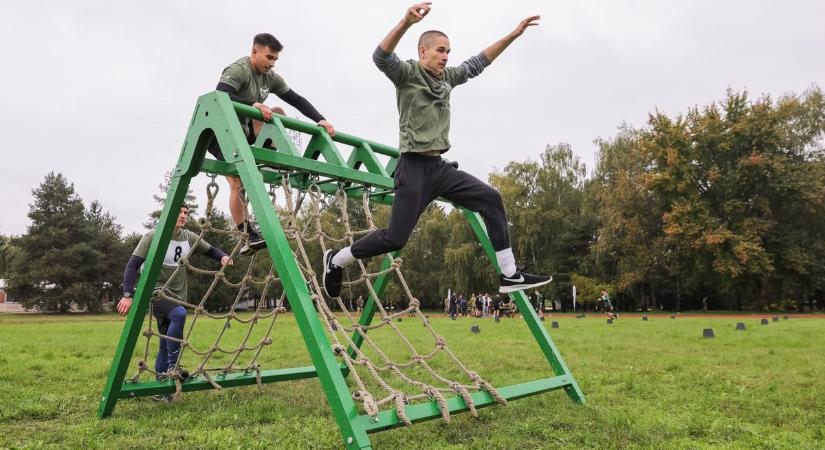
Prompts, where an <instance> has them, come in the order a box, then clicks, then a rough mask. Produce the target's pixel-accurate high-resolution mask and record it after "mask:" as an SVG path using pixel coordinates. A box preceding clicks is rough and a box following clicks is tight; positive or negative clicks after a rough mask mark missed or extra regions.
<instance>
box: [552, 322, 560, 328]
mask: <svg viewBox="0 0 825 450" xmlns="http://www.w3.org/2000/svg"><path fill="white" fill-rule="evenodd" d="M558 327H559V323H558V322H556V321H555V320H554V321H553V322H551V323H550V328H558Z"/></svg>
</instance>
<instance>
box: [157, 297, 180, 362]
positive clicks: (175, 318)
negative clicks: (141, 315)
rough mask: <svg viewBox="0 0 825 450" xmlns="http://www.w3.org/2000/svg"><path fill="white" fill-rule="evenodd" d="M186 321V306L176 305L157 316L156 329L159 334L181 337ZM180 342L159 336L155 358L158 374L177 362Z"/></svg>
mask: <svg viewBox="0 0 825 450" xmlns="http://www.w3.org/2000/svg"><path fill="white" fill-rule="evenodd" d="M185 323H186V308H184V307H183V306H176V307H174V308H172V310H171V311H169V312H168V313H166V316H165V317H164V318H163V319H159V318H158V331H160V333H161V334H163V335H166V336H169V337H173V338H177V339H183V326H184V324H185ZM179 353H180V343H178V342H175V341H170V340H168V339H164V338H160V348H159V349H158V356H157V358H155V372H157V373H158V374H161V373H166V372H169V369H170V368H172V367H174V366H175V363H177V362H178V354H179Z"/></svg>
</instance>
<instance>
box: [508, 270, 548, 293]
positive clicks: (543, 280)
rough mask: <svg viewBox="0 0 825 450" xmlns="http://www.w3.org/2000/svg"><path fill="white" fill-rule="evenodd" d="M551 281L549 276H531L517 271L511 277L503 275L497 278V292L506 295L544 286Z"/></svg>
mask: <svg viewBox="0 0 825 450" xmlns="http://www.w3.org/2000/svg"><path fill="white" fill-rule="evenodd" d="M551 281H553V277H551V276H544V275H533V274H530V273H527V272H522V271H521V270H517V271H516V273H514V274H513V276H511V277H506V276H504V275H503V274H502V275H500V276H499V282H498V291H499V292H501V293H502V294H507V293H510V292H516V291H522V290H524V289H531V288H534V287H539V286H544V285H545V284H547V283H549V282H551Z"/></svg>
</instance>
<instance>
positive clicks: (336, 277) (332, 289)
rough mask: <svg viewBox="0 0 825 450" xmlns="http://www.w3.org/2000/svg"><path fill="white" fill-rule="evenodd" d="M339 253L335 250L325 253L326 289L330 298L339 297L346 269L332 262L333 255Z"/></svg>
mask: <svg viewBox="0 0 825 450" xmlns="http://www.w3.org/2000/svg"><path fill="white" fill-rule="evenodd" d="M336 253H338V252H336V251H335V250H327V251H326V253H324V291H325V292H326V293H327V296H328V297H329V298H337V297H338V296H340V295H341V278H343V275H344V269H342V268H340V267H338V266H336V265H335V264H333V263H332V257H333V256H335V254H336Z"/></svg>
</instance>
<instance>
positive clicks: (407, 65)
mask: <svg viewBox="0 0 825 450" xmlns="http://www.w3.org/2000/svg"><path fill="white" fill-rule="evenodd" d="M429 12H430V2H424V3H418V4H415V5H413V6H412V7H410V8H409V9H408V10H407V12H406V14H405V15H404V18H403V19H402V20H401V21H400V22H399V23H398V24H397V25H396V26H395V27H394V28H393V29H392V30H391V31H390V32H389V34H388V35H387V36H386V37H385V38H384V40H382V41H381V43H380V44H379V46H378V48H377V49H375V52H374V53H373V61H374V62H375V65H376V66H377V67H378V69H379V70H381V72H383V73H384V74H385V75H386V76H387V78H389V79H390V81H392V83H393V84H394V85H395V88H396V99H397V103H398V112H399V116H400V117H399V141H400V142H399V150H400V151H401V157H400V158H399V161H398V166H397V167H396V169H395V176H394V178H395V200H394V202H393V206H392V213H391V215H390V223H389V226H388V227H387V228H385V229H380V230H376V231H374V232H372V233H370V234H369V235H367V236H365V237H364V238H362V239H360V240H358V241H357V242H355V244H353V245H352V246H351V247H346V248H343V249H341V250H339V251H337V252H335V251H333V250H329V251H327V252H326V253H325V254H324V261H323V264H324V290H325V291H326V292H327V295H329V296H330V297H333V298H334V297H338V296H339V295H340V292H341V277H342V271H343V267H345V266H347V265H348V264H351V263H352V262H354V261H355V260H356V259H361V258H367V257H370V256H376V255H381V254H384V253H388V252H392V251H395V250H400V249H401V248H402V247H404V245H405V244H406V243H407V240H408V239H409V237H410V235H411V234H412V231H413V229H414V228H415V225H416V223H417V222H418V218H419V216H420V215H421V213H422V212H423V211H424V210H425V208H426V207H427V205H429V204H430V203H431V202H432V201H433V200H435V199H437V198H439V197H442V198H444V199H446V200H449V201H451V202H453V203H455V204H457V205H460V206H462V207H464V208H467V209H469V210H472V211H475V212H478V213H480V214H481V216H482V218H483V219H484V223H485V225H486V226H487V232H488V233H489V234H490V240H491V241H492V244H493V248H494V249H495V251H496V259H497V260H498V265H499V267H500V268H501V275H500V277H499V292H502V293H508V292H515V291H518V290H522V289H528V288H533V287H538V286H541V285H544V284H547V283H549V282H550V281H552V277H549V276H541V275H532V274H529V273H526V272H523V271H520V270H518V269H517V268H516V261H515V257H514V256H513V250H512V248H511V247H510V235H509V231H508V229H507V227H508V225H507V214H506V212H505V211H504V203H503V202H502V199H501V194H499V193H498V191H496V190H495V189H494V188H492V187H491V186H490V185H488V184H487V183H484V182H483V181H481V180H479V179H478V178H476V177H474V176H472V175H470V174H468V173H466V172H463V171H460V170H458V165H457V164H451V163H449V162H447V161H446V160H444V159H442V158H441V154H443V153H445V152H447V151H448V150H449V149H450V141H449V131H450V91H451V90H452V89H453V88H454V87H456V86H458V85H461V84H464V83H466V82H467V81H468V80H469V79H470V78H473V77H476V76H478V75H479V74H480V73H481V72H482V71H483V70H484V68H485V67H487V66H488V65H490V63H492V62H493V61H494V60H495V59H496V58H497V57H498V55H500V54H501V52H503V51H504V49H505V48H507V46H509V45H510V44H511V43H512V42H513V41H514V40H516V38H518V37H519V36H521V35H522V33H524V31H525V30H526V29H527V28H528V27H531V26H535V25H538V23H537V22H536V21H537V20H538V19H539V16H531V17H528V18H526V19H524V20H522V21H521V22H520V23H519V24H518V26H517V27H516V29H515V30H513V32H511V33H510V34H508V35H506V36H505V37H503V38H501V39H499V40H498V41H496V42H494V43H493V44H492V45H491V46H489V47H487V48H486V49H485V50H484V51H482V52H481V53H479V54H478V55H476V56H473V57H471V58H470V59H468V60H466V61H464V62H463V63H461V65H459V66H457V67H447V60H448V57H449V54H450V40H449V38H447V35H446V34H444V33H442V32H440V31H435V30H431V31H427V32H424V33H423V34H422V35H421V37H420V38H419V40H418V61H415V60H409V61H406V62H402V61H401V60H400V59H399V58H398V57H397V56H396V55H395V53H393V50H394V49H395V47H396V46H397V45H398V42H399V41H400V40H401V37H402V36H403V35H404V33H405V32H406V31H407V30H408V29H409V28H410V27H411V26H412V25H413V24H415V23H418V22H419V21H421V19H423V18H424V17H425V16H426V15H427V14H428V13H429Z"/></svg>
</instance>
